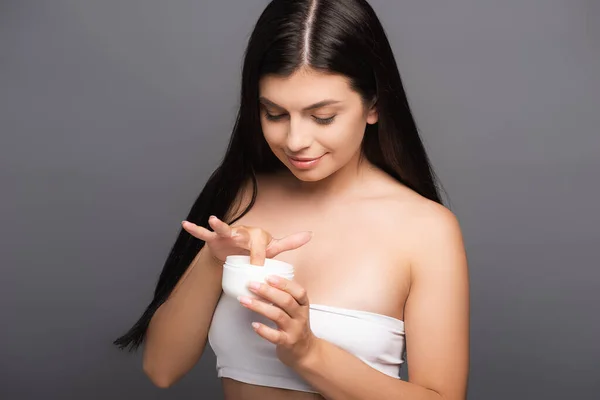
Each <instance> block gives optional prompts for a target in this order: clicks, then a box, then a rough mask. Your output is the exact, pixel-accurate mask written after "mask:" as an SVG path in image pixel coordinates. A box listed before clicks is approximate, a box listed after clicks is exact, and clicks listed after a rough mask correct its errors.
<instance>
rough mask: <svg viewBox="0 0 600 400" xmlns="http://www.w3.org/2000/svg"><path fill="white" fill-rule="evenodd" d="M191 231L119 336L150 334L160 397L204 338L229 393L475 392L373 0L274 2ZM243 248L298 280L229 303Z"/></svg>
mask: <svg viewBox="0 0 600 400" xmlns="http://www.w3.org/2000/svg"><path fill="white" fill-rule="evenodd" d="M183 228H184V229H183V230H182V231H181V233H180V234H179V237H178V238H177V240H176V242H175V245H174V247H173V249H172V251H171V253H170V254H169V256H168V258H167V260H166V263H165V266H164V269H163V271H162V273H161V275H160V279H159V282H158V285H157V287H156V290H155V294H154V299H153V301H152V302H151V304H150V305H149V306H148V308H147V310H146V311H145V313H144V314H143V316H142V317H141V318H140V320H139V321H138V322H137V323H136V324H135V325H134V327H133V328H131V330H130V331H129V332H128V333H127V334H126V335H124V336H123V337H121V338H119V339H118V340H117V341H116V342H115V343H116V344H117V345H119V346H121V347H122V348H125V347H127V346H130V347H131V348H132V349H133V348H136V347H137V346H139V345H140V344H141V343H142V341H144V340H145V346H144V371H145V372H146V374H147V375H148V376H149V377H150V379H151V380H152V381H153V382H154V383H155V384H156V385H158V386H160V387H168V386H170V385H172V384H174V383H175V382H177V381H178V380H179V379H180V378H181V377H182V376H184V375H185V374H186V373H187V372H188V371H189V370H190V369H191V368H192V367H193V366H194V365H195V364H196V362H197V361H198V359H199V358H200V356H201V355H202V352H203V350H204V347H205V345H206V342H207V339H208V340H210V344H211V346H212V347H213V349H214V350H215V353H216V355H217V360H218V361H217V370H218V375H219V377H220V378H222V382H223V388H224V392H225V397H226V398H227V399H232V400H241V399H265V400H269V399H302V400H304V399H314V398H326V399H335V400H337V399H340V400H341V399H343V400H347V399H357V400H358V399H392V398H394V399H410V400H413V399H441V398H443V399H446V400H454V399H464V398H465V397H466V386H467V375H468V356H469V354H468V353H469V352H468V347H469V346H468V341H469V339H468V325H469V318H468V315H469V312H468V308H469V300H468V272H467V262H466V256H465V251H464V246H463V243H462V237H461V233H460V228H459V225H458V223H457V221H456V218H455V217H454V216H453V214H452V213H451V212H450V211H448V210H447V209H446V208H445V207H444V206H443V205H442V201H441V199H440V196H439V194H438V191H437V187H436V184H435V181H434V177H433V173H432V171H431V168H430V164H429V161H428V158H427V155H426V153H425V150H424V148H423V145H422V143H421V140H420V138H419V135H418V133H417V128H416V126H415V122H414V120H413V117H412V115H411V113H410V110H409V106H408V102H407V99H406V95H405V93H404V90H403V87H402V82H401V79H400V75H399V73H398V70H397V66H396V63H395V60H394V56H393V53H392V50H391V48H390V45H389V43H388V41H387V38H386V36H385V33H384V30H383V28H382V26H381V25H380V22H379V21H378V19H377V17H376V15H375V13H374V11H373V10H372V8H371V7H370V6H369V5H368V4H367V3H366V2H365V1H364V0H345V1H339V0H274V1H272V2H271V3H270V4H269V5H268V6H267V8H266V9H265V11H264V12H263V14H262V15H261V16H260V19H259V20H258V23H257V25H256V27H255V29H254V32H253V33H252V36H251V38H250V40H249V44H248V48H247V52H246V55H245V61H244V68H243V79H242V91H241V106H240V110H239V114H238V118H237V121H236V125H235V127H234V131H233V135H232V137H231V141H230V145H229V147H228V149H227V152H226V154H225V157H224V159H223V161H222V164H221V165H220V166H219V167H218V168H217V170H216V171H215V172H214V174H213V175H212V176H211V177H210V179H209V180H208V182H207V184H206V186H205V187H204V189H203V190H202V192H201V194H200V196H199V197H198V199H197V200H196V202H195V204H194V205H193V207H192V209H191V211H190V213H189V215H188V217H187V220H186V221H184V222H183ZM205 244H206V246H205ZM234 254H250V257H251V262H252V263H253V264H255V265H257V266H260V265H263V263H264V261H265V258H273V257H277V258H278V259H281V260H283V261H286V262H289V263H291V264H293V265H294V267H295V278H294V280H293V281H288V280H285V279H279V280H273V281H270V282H269V283H268V284H264V283H263V284H260V285H251V286H255V287H252V288H251V290H252V291H254V292H255V293H256V294H257V295H259V296H260V298H261V299H264V301H261V300H258V301H257V300H254V301H249V299H246V298H240V299H232V298H230V297H228V296H221V277H222V265H223V261H224V259H225V258H226V257H227V256H228V255H234ZM257 268H258V267H257ZM256 321H261V322H260V323H253V324H251V322H256ZM404 356H406V360H407V361H408V365H409V371H408V373H409V376H410V379H409V381H404V380H401V379H400V378H399V371H400V368H401V367H402V366H403V364H404V361H405V357H404Z"/></svg>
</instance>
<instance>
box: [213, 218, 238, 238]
mask: <svg viewBox="0 0 600 400" xmlns="http://www.w3.org/2000/svg"><path fill="white" fill-rule="evenodd" d="M208 224H209V225H210V227H211V228H213V229H214V230H215V232H216V233H217V235H219V236H221V237H225V238H229V237H231V235H232V231H231V227H230V226H229V225H227V224H226V223H225V222H223V221H221V220H220V219H219V218H217V217H215V216H214V215H211V216H210V218H208Z"/></svg>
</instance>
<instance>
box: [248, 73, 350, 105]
mask: <svg viewBox="0 0 600 400" xmlns="http://www.w3.org/2000/svg"><path fill="white" fill-rule="evenodd" d="M259 95H260V96H261V97H266V98H267V99H269V100H270V101H272V102H274V103H276V104H278V105H280V106H282V107H285V108H287V109H301V108H303V107H306V106H307V105H310V104H314V103H317V102H320V101H322V100H323V99H332V100H337V101H343V102H345V101H352V100H356V99H360V97H359V96H358V94H357V93H356V92H354V91H353V90H352V89H351V88H350V82H349V80H348V79H347V78H346V77H345V76H342V75H337V74H328V73H324V72H320V71H316V70H313V69H301V70H298V71H295V72H294V73H293V74H291V75H290V76H278V75H267V76H264V77H263V78H261V80H260V82H259Z"/></svg>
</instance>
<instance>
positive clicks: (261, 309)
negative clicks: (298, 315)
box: [238, 296, 292, 329]
mask: <svg viewBox="0 0 600 400" xmlns="http://www.w3.org/2000/svg"><path fill="white" fill-rule="evenodd" d="M238 301H239V302H240V303H241V304H242V305H243V306H244V307H246V308H248V309H250V310H252V311H254V312H256V313H258V314H260V315H263V316H264V317H266V318H268V319H270V320H271V321H273V322H275V324H276V325H277V326H278V327H279V328H280V329H285V328H286V327H288V326H289V323H290V321H291V320H292V318H291V317H290V316H289V315H288V314H287V313H286V312H285V311H283V310H282V309H281V308H279V307H277V306H275V305H272V304H267V303H265V302H264V301H261V300H258V299H252V298H250V297H246V296H240V297H238Z"/></svg>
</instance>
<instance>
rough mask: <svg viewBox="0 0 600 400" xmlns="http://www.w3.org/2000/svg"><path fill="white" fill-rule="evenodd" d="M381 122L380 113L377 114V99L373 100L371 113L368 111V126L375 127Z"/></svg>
mask: <svg viewBox="0 0 600 400" xmlns="http://www.w3.org/2000/svg"><path fill="white" fill-rule="evenodd" d="M377 121H379V113H378V112H377V99H375V100H373V101H372V103H371V107H370V108H369V111H367V124H369V125H373V124H375V123H377Z"/></svg>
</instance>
